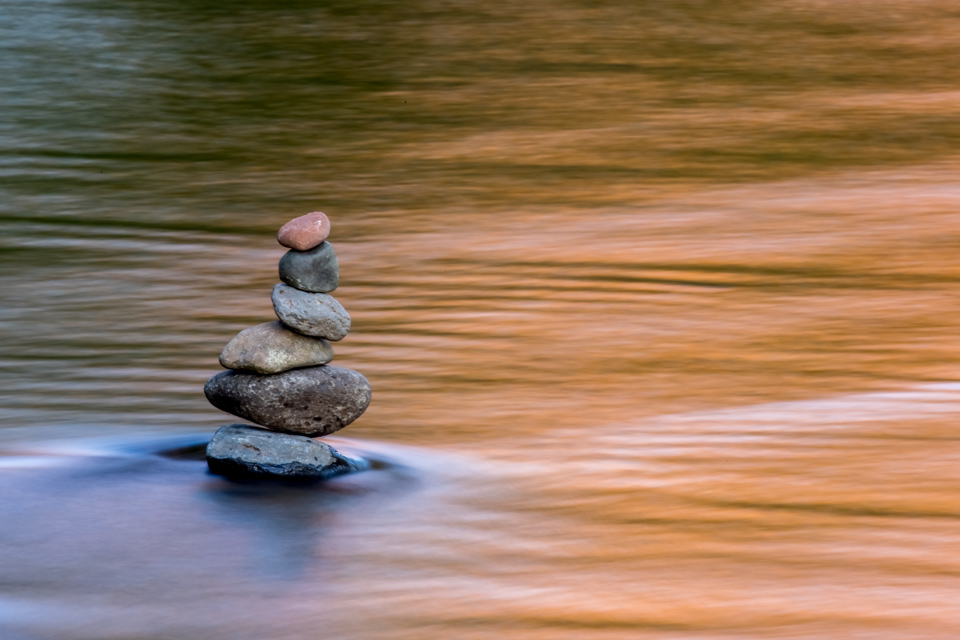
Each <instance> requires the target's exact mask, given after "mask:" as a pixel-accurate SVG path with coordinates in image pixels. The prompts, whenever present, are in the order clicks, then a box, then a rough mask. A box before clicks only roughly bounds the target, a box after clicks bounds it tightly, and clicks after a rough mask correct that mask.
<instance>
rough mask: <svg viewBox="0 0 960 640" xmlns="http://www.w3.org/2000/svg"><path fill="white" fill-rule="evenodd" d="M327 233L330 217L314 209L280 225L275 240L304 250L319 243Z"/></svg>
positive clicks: (328, 233) (328, 232)
mask: <svg viewBox="0 0 960 640" xmlns="http://www.w3.org/2000/svg"><path fill="white" fill-rule="evenodd" d="M329 235H330V219H329V218H327V216H325V215H324V214H323V212H322V211H314V212H313V213H308V214H307V215H305V216H300V217H299V218H294V219H293V220H291V221H290V222H288V223H287V224H285V225H283V226H282V227H280V231H279V232H278V233H277V242H279V243H280V244H282V245H283V246H285V247H290V248H291V249H296V250H297V251H306V250H307V249H313V248H314V247H316V246H317V245H319V244H320V243H321V242H323V241H324V240H326V239H327V236H329Z"/></svg>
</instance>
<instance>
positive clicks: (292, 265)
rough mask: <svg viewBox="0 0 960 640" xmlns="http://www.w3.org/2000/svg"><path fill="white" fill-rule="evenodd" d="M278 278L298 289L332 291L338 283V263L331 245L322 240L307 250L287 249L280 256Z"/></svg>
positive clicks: (312, 291)
mask: <svg viewBox="0 0 960 640" xmlns="http://www.w3.org/2000/svg"><path fill="white" fill-rule="evenodd" d="M280 279H281V280H283V281H284V282H286V283H287V284H288V285H290V286H291V287H294V288H295V289H300V291H309V292H311V293H328V292H330V291H333V290H334V289H336V288H337V285H338V284H340V265H339V264H338V263H337V254H336V253H334V251H333V245H331V244H330V243H329V242H322V243H320V245H319V246H316V247H314V248H313V249H310V250H309V251H296V250H295V249H291V250H290V251H287V253H286V254H284V256H283V257H282V258H280Z"/></svg>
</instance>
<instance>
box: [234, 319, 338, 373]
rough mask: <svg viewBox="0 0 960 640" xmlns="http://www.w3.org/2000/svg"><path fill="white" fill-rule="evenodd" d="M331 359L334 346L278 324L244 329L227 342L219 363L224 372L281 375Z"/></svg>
mask: <svg viewBox="0 0 960 640" xmlns="http://www.w3.org/2000/svg"><path fill="white" fill-rule="evenodd" d="M331 360H333V347H331V346H330V343H329V342H327V341H326V340H323V339H321V338H311V337H309V336H305V335H302V334H299V333H297V332H296V331H292V330H290V329H288V328H287V327H285V326H284V325H283V323H282V322H280V321H277V320H275V321H273V322H265V323H263V324H258V325H257V326H255V327H250V328H249V329H244V330H243V331H241V332H240V333H238V334H237V335H236V336H235V337H234V338H233V340H231V341H230V342H228V343H227V346H226V347H224V348H223V352H222V353H221V354H220V364H221V365H223V366H224V367H226V368H227V369H245V370H248V371H256V372H257V373H280V372H281V371H287V370H289V369H296V368H298V367H313V366H316V365H320V364H327V363H328V362H330V361H331Z"/></svg>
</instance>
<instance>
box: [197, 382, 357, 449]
mask: <svg viewBox="0 0 960 640" xmlns="http://www.w3.org/2000/svg"><path fill="white" fill-rule="evenodd" d="M203 392H204V394H206V396H207V400H209V401H210V404H212V405H213V406H215V407H216V408H217V409H220V410H222V411H226V412H227V413H232V414H233V415H235V416H240V417H241V418H243V419H245V420H250V421H251V422H256V423H257V424H259V425H263V426H264V427H267V428H268V429H273V430H274V431H282V432H285V433H296V434H300V435H305V436H312V437H316V436H325V435H327V434H329V433H333V432H334V431H339V430H340V429H342V428H344V427H345V426H347V425H348V424H350V423H351V422H353V421H354V420H356V419H357V418H359V417H360V415H361V414H362V413H363V412H364V411H366V409H367V407H368V406H369V405H370V396H371V391H370V383H369V382H367V379H366V378H364V377H363V375H361V374H360V373H358V372H357V371H354V370H352V369H345V368H343V367H331V366H321V367H308V368H305V369H291V370H289V371H284V372H283V373H273V374H269V375H263V374H259V373H253V372H250V371H221V372H220V373H218V374H217V375H215V376H213V377H212V378H210V379H209V380H208V381H207V384H206V385H205V386H204V388H203Z"/></svg>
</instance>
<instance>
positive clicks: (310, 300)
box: [270, 284, 350, 342]
mask: <svg viewBox="0 0 960 640" xmlns="http://www.w3.org/2000/svg"><path fill="white" fill-rule="evenodd" d="M270 299H271V300H272V301H273V310H274V311H275V312H276V314H277V317H278V318H280V322H282V323H283V324H285V325H287V326H288V327H290V328H291V329H293V330H294V331H296V332H298V333H302V334H304V335H308V336H314V337H316V338H326V339H327V340H333V341H334V342H336V341H337V340H342V339H343V338H344V337H346V335H347V334H348V333H350V314H348V313H347V310H346V309H344V308H343V305H341V304H340V303H339V302H337V299H336V298H334V297H333V296H329V295H327V294H325V293H308V292H306V291H300V290H299V289H294V288H293V287H291V286H290V285H286V284H278V285H277V286H275V287H274V288H273V294H272V295H271V296H270Z"/></svg>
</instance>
